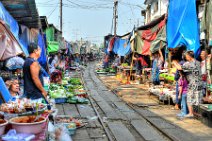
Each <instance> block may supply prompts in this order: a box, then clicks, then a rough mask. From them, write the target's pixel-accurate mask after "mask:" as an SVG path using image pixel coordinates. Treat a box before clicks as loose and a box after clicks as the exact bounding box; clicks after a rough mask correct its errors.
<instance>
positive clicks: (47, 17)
mask: <svg viewBox="0 0 212 141" xmlns="http://www.w3.org/2000/svg"><path fill="white" fill-rule="evenodd" d="M57 8H58V6H56V7H55V8H54V9H53V10H52V12H51V13H50V14H49V16H48V17H47V18H50V16H51V15H52V14H53V13H54V11H55V10H56V9H57Z"/></svg>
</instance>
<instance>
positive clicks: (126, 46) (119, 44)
mask: <svg viewBox="0 0 212 141" xmlns="http://www.w3.org/2000/svg"><path fill="white" fill-rule="evenodd" d="M113 52H114V53H115V54H118V55H119V56H126V55H128V54H129V53H130V52H131V47H130V42H129V41H128V40H126V39H120V38H116V40H115V43H114V46H113Z"/></svg>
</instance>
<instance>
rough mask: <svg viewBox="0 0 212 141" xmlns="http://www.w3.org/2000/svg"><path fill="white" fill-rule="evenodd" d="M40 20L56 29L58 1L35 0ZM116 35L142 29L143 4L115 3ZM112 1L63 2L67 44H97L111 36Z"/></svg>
mask: <svg viewBox="0 0 212 141" xmlns="http://www.w3.org/2000/svg"><path fill="white" fill-rule="evenodd" d="M35 1H36V5H37V8H38V12H39V15H40V16H47V18H48V23H53V24H54V25H55V26H56V27H57V28H58V29H59V28H60V26H59V25H60V18H59V15H60V12H59V11H60V9H59V2H60V0H35ZM118 1H119V4H118V25H117V34H118V35H124V34H125V33H127V32H130V31H132V29H133V27H134V26H138V25H139V26H141V25H143V17H142V16H141V10H142V9H143V8H145V6H144V5H143V3H144V0H118ZM113 2H114V0H63V36H64V37H65V39H66V40H67V41H75V40H80V39H81V38H82V39H83V40H89V41H91V42H92V43H97V44H100V43H102V42H103V40H104V36H105V35H107V34H109V33H111V28H112V18H113V5H114V4H113ZM113 32H114V30H112V33H113Z"/></svg>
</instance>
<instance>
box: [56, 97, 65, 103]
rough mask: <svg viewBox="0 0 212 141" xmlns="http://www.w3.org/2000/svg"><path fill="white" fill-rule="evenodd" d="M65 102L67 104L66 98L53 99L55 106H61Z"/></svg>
mask: <svg viewBox="0 0 212 141" xmlns="http://www.w3.org/2000/svg"><path fill="white" fill-rule="evenodd" d="M66 102H67V98H55V103H56V104H62V103H66Z"/></svg>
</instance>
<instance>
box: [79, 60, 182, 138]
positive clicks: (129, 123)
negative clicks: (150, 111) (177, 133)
mask: <svg viewBox="0 0 212 141" xmlns="http://www.w3.org/2000/svg"><path fill="white" fill-rule="evenodd" d="M94 68H95V66H94V64H90V65H89V67H88V68H87V69H86V70H85V71H84V74H83V75H82V78H83V81H84V85H85V87H86V89H87V91H88V94H89V99H90V102H91V106H92V107H93V109H94V111H95V113H96V115H97V117H98V119H99V121H100V123H101V124H102V127H103V128H104V131H105V133H106V135H107V137H108V140H109V141H145V140H151V141H163V140H164V141H178V140H179V139H177V138H175V137H174V136H170V135H169V134H167V132H164V130H162V129H160V128H159V127H158V126H156V125H155V123H153V122H152V121H151V120H149V119H148V117H146V116H144V115H142V114H141V113H140V112H139V111H138V110H137V107H135V106H134V105H132V104H129V103H125V102H124V101H122V100H121V99H120V98H119V97H118V96H116V94H114V92H111V91H110V90H108V89H107V88H106V87H105V86H104V84H103V83H102V82H101V80H99V79H98V77H97V76H96V74H95V73H94Z"/></svg>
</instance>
